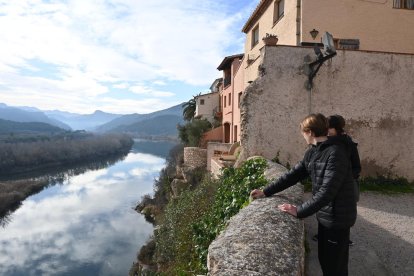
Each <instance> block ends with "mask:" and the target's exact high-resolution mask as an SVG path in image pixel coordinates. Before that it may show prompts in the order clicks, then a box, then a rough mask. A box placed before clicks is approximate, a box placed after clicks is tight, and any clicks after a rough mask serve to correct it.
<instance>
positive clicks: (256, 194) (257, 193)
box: [250, 189, 265, 199]
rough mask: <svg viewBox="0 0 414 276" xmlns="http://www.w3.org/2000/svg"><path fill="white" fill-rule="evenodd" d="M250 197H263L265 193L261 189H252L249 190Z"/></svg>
mask: <svg viewBox="0 0 414 276" xmlns="http://www.w3.org/2000/svg"><path fill="white" fill-rule="evenodd" d="M250 197H251V198H252V199H257V198H261V197H265V194H264V193H263V191H262V190H259V189H254V190H253V191H251V192H250Z"/></svg>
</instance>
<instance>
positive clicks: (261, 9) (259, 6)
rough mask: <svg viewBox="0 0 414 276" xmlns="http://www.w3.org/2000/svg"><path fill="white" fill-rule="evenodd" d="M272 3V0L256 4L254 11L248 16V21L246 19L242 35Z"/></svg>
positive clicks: (263, 0)
mask: <svg viewBox="0 0 414 276" xmlns="http://www.w3.org/2000/svg"><path fill="white" fill-rule="evenodd" d="M272 1H273V0H261V1H260V2H259V4H257V7H256V9H254V11H253V13H252V14H251V15H250V17H249V19H247V21H246V23H245V24H244V26H243V28H242V32H243V33H247V32H248V31H249V30H250V29H251V28H252V27H253V26H254V24H255V23H256V22H257V20H258V19H259V18H260V17H261V16H262V15H263V13H264V11H265V10H266V9H267V7H268V6H269V5H270V3H272Z"/></svg>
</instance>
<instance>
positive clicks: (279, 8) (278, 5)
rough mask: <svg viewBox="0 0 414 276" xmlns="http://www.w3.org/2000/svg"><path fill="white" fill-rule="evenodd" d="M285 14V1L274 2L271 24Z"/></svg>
mask: <svg viewBox="0 0 414 276" xmlns="http://www.w3.org/2000/svg"><path fill="white" fill-rule="evenodd" d="M284 14H285V0H279V1H277V0H276V1H275V5H274V9H273V23H276V22H277V21H278V20H279V19H280V18H282V16H283V15H284Z"/></svg>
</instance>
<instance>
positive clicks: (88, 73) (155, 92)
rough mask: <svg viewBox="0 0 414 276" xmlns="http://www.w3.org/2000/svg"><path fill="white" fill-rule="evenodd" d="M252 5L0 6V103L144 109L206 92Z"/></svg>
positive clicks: (79, 1)
mask: <svg viewBox="0 0 414 276" xmlns="http://www.w3.org/2000/svg"><path fill="white" fill-rule="evenodd" d="M258 1H259V0H250V1H249V0H240V1H236V0H228V1H219V0H202V1H200V0H151V1H148V0H65V1H53V0H49V1H42V0H26V1H8V0H0V26H1V28H0V102H2V103H6V104H7V105H11V106H32V107H37V108H39V109H42V110H53V109H59V110H62V111H69V112H75V113H84V114H85V113H92V112H94V111H95V110H98V109H99V110H103V111H106V112H111V113H119V114H128V113H149V112H153V111H156V110H161V109H165V108H168V107H170V106H173V105H176V104H179V103H181V102H184V101H187V100H189V99H191V98H192V96H193V95H196V94H198V93H199V92H206V91H208V89H209V87H210V84H211V83H212V82H213V81H214V79H215V78H217V77H220V76H221V74H220V72H219V71H217V69H216V68H217V66H218V65H219V64H220V62H221V60H222V59H223V58H224V57H225V56H227V55H233V54H237V53H241V52H242V51H243V47H244V39H245V36H244V34H243V33H242V32H241V28H242V27H243V25H244V23H245V21H246V20H247V18H248V17H249V15H250V14H251V12H252V11H253V9H254V8H255V6H256V5H257V3H258Z"/></svg>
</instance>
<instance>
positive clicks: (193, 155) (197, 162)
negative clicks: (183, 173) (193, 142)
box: [184, 147, 207, 168]
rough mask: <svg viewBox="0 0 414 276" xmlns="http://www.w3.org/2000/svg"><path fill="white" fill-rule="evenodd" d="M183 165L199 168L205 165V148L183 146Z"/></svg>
mask: <svg viewBox="0 0 414 276" xmlns="http://www.w3.org/2000/svg"><path fill="white" fill-rule="evenodd" d="M184 166H187V167H191V168H199V167H206V166H207V150H206V149H201V148H197V147H185V148H184Z"/></svg>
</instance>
